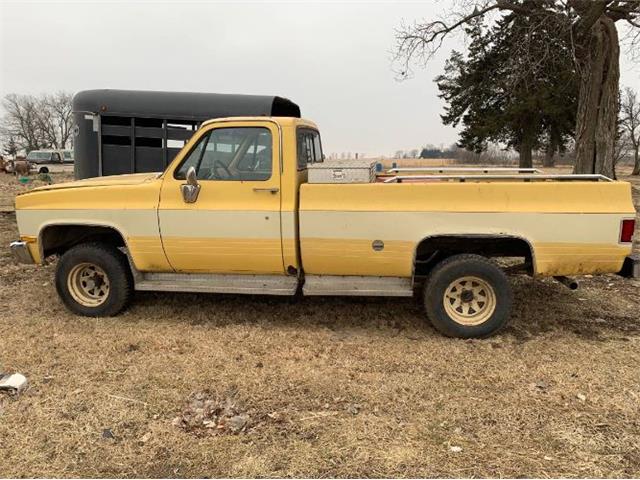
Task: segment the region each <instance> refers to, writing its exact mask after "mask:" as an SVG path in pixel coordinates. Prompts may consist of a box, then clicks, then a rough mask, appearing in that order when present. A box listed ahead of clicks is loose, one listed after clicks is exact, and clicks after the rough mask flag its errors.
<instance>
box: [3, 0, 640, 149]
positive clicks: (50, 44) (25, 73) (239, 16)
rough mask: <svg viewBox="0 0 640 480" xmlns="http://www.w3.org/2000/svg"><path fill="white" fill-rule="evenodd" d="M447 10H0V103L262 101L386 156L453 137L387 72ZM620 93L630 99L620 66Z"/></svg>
mask: <svg viewBox="0 0 640 480" xmlns="http://www.w3.org/2000/svg"><path fill="white" fill-rule="evenodd" d="M449 3H450V2H448V1H446V0H443V1H441V2H400V1H397V2H351V3H347V2H316V3H306V2H304V3H303V2H295V3H294V2H266V1H264V2H240V1H234V2H231V1H229V2H213V1H210V2H197V3H196V2H192V3H189V2H185V1H174V2H142V1H139V2H126V3H125V2H116V1H110V2H102V3H100V2H90V1H78V2H66V3H65V2H53V1H50V2H29V1H25V0H22V1H6V0H5V1H1V2H0V69H1V70H0V94H1V95H2V96H4V95H5V94H7V93H42V92H52V91H56V90H66V91H71V92H77V91H79V90H84V89H93V88H122V89H143V90H176V91H197V92H219V93H248V94H273V95H281V96H285V97H287V98H290V99H291V100H293V101H294V102H296V103H298V104H299V105H300V107H301V109H302V114H303V116H304V117H306V118H309V119H311V120H314V121H315V122H317V123H318V124H319V126H320V129H321V131H322V137H323V144H324V146H325V150H326V151H327V152H337V153H340V152H348V151H350V152H365V153H367V154H368V155H377V154H386V155H388V154H392V153H393V152H394V151H395V150H398V149H410V148H417V147H419V146H421V145H424V144H427V143H431V144H435V145H440V144H443V145H448V144H450V143H453V142H454V141H455V140H456V131H455V130H454V129H452V128H450V127H446V126H443V125H442V124H441V122H440V117H439V115H440V113H441V112H442V102H441V101H440V99H438V97H437V88H436V86H435V84H434V83H433V78H434V77H435V76H436V75H438V74H440V73H441V72H442V66H443V63H444V60H445V59H446V58H447V57H448V54H449V52H450V50H451V48H454V47H457V48H461V41H460V40H454V41H450V42H449V43H446V44H445V45H444V48H443V50H442V51H441V53H440V55H438V56H437V57H436V58H434V59H433V61H432V62H431V63H429V65H428V67H427V69H426V70H418V71H417V72H416V75H415V76H414V78H413V79H411V80H408V81H404V82H398V81H396V80H395V78H394V74H393V72H392V69H391V63H390V59H391V51H392V49H393V45H394V28H395V27H397V26H398V25H399V24H400V22H401V21H402V20H403V19H404V20H407V21H412V20H414V19H419V18H422V17H425V18H433V17H434V16H435V15H437V14H438V13H439V12H441V11H442V10H443V9H444V8H445V7H446V6H447V5H448V4H449ZM622 84H623V85H629V86H633V87H634V88H635V89H636V90H639V91H640V67H638V66H637V65H632V64H631V62H630V61H629V60H628V59H627V58H626V57H625V56H623V58H622Z"/></svg>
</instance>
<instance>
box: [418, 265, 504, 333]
mask: <svg viewBox="0 0 640 480" xmlns="http://www.w3.org/2000/svg"><path fill="white" fill-rule="evenodd" d="M473 279H476V280H477V281H474V280H473ZM461 285H463V287H462V288H461V287H460V286H461ZM445 295H446V296H445ZM454 297H456V298H455V299H454ZM483 300H484V301H483ZM446 302H448V306H445V303H446ZM512 303H513V292H512V290H511V285H510V284H509V280H508V278H507V276H506V275H505V273H504V272H503V271H502V270H501V269H500V268H499V267H498V266H497V265H495V264H494V263H493V262H491V261H490V260H489V259H487V258H485V257H482V256H480V255H471V254H462V255H454V256H452V257H449V258H446V259H445V260H443V261H442V262H440V263H438V264H437V265H436V266H435V267H434V268H433V270H432V271H431V273H430V274H429V276H428V277H427V280H426V282H425V286H424V306H425V310H426V312H427V317H428V318H429V320H430V321H431V324H432V325H433V326H434V327H435V328H436V330H438V331H439V332H440V333H442V334H444V335H446V336H448V337H456V338H484V337H488V336H490V335H493V334H494V333H496V332H497V331H498V330H500V329H501V328H502V327H504V326H505V325H506V324H507V322H508V321H509V315H510V313H511V305H512ZM473 306H477V307H476V308H477V309H478V310H477V311H475V310H474V309H473ZM465 310H466V312H465ZM474 316H475V317H474ZM474 322H478V323H474Z"/></svg>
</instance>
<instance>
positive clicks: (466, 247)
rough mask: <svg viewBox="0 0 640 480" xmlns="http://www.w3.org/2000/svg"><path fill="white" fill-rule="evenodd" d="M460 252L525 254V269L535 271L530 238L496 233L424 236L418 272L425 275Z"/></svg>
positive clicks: (515, 255) (490, 254)
mask: <svg viewBox="0 0 640 480" xmlns="http://www.w3.org/2000/svg"><path fill="white" fill-rule="evenodd" d="M460 253H475V254H477V255H482V256H485V257H509V258H521V259H522V260H523V263H524V265H523V269H524V270H525V271H526V272H527V273H529V274H533V250H532V248H531V245H530V244H529V242H527V241H526V240H524V239H522V238H518V237H508V236H493V235H440V236H435V237H427V238H425V239H424V240H422V241H421V242H420V243H419V244H418V246H417V248H416V255H415V265H414V268H415V275H416V276H417V277H419V276H424V275H427V274H428V273H429V271H431V269H432V268H433V267H434V265H435V264H436V263H438V262H440V261H441V260H444V259H445V258H447V257H450V256H452V255H457V254H460Z"/></svg>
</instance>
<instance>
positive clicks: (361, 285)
mask: <svg viewBox="0 0 640 480" xmlns="http://www.w3.org/2000/svg"><path fill="white" fill-rule="evenodd" d="M302 292H303V293H304V295H348V296H372V297H412V296H413V285H412V283H411V279H410V278H401V277H360V276H346V275H345V276H342V275H307V276H305V281H304V287H303V288H302Z"/></svg>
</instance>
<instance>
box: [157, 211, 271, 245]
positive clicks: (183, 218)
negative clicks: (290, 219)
mask: <svg viewBox="0 0 640 480" xmlns="http://www.w3.org/2000/svg"><path fill="white" fill-rule="evenodd" d="M160 225H161V228H162V236H163V238H164V237H181V238H190V237H194V238H204V237H214V238H247V239H249V238H268V239H278V240H279V239H280V212H279V211H268V210H266V211H246V210H239V211H222V210H164V209H163V210H160Z"/></svg>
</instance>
